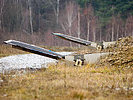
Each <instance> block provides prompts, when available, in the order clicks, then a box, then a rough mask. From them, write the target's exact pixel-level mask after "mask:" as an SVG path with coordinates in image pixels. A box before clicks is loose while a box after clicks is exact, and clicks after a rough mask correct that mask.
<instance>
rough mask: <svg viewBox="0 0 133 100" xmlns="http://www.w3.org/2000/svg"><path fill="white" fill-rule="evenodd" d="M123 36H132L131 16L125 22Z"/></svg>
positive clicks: (132, 19)
mask: <svg viewBox="0 0 133 100" xmlns="http://www.w3.org/2000/svg"><path fill="white" fill-rule="evenodd" d="M125 36H133V16H129V17H128V18H127V20H126V24H125Z"/></svg>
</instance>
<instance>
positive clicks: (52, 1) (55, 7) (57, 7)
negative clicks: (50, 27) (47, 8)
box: [48, 0, 60, 25]
mask: <svg viewBox="0 0 133 100" xmlns="http://www.w3.org/2000/svg"><path fill="white" fill-rule="evenodd" d="M48 1H49V3H50V4H51V5H52V8H53V10H54V14H55V16H56V23H57V25H58V23H59V13H60V0H48Z"/></svg>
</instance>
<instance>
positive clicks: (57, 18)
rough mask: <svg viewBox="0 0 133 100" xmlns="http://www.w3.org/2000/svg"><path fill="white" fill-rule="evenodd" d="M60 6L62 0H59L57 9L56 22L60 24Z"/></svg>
mask: <svg viewBox="0 0 133 100" xmlns="http://www.w3.org/2000/svg"><path fill="white" fill-rule="evenodd" d="M59 8H60V0H57V11H56V23H57V25H58V24H59Z"/></svg>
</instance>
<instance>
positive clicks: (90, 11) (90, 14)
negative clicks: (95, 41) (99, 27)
mask: <svg viewBox="0 0 133 100" xmlns="http://www.w3.org/2000/svg"><path fill="white" fill-rule="evenodd" d="M93 12H94V11H93V8H92V5H91V4H89V7H88V8H86V17H87V40H89V38H90V30H91V29H90V26H91V22H92V19H93V16H94V14H93ZM93 31H94V29H93Z"/></svg>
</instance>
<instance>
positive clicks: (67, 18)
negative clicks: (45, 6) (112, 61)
mask: <svg viewBox="0 0 133 100" xmlns="http://www.w3.org/2000/svg"><path fill="white" fill-rule="evenodd" d="M77 15H78V11H77V6H76V4H75V2H72V1H70V2H68V3H67V4H66V8H65V12H64V11H63V12H62V14H61V17H60V24H61V26H62V29H63V30H64V32H65V33H66V32H68V34H69V35H70V36H71V35H72V28H73V25H74V22H75V21H76V20H77ZM70 46H72V43H71V42H70Z"/></svg>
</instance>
